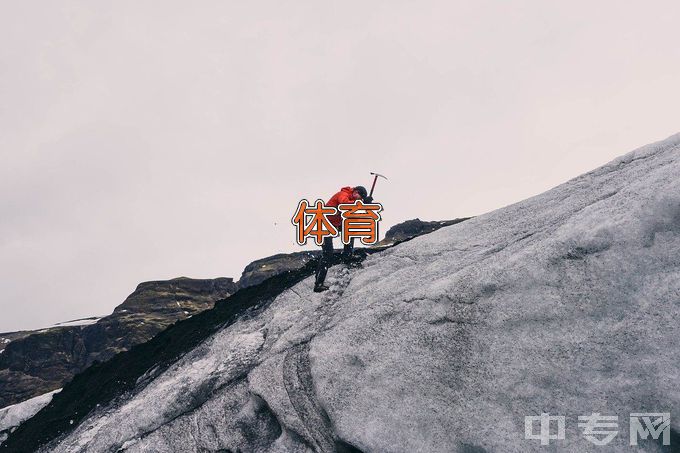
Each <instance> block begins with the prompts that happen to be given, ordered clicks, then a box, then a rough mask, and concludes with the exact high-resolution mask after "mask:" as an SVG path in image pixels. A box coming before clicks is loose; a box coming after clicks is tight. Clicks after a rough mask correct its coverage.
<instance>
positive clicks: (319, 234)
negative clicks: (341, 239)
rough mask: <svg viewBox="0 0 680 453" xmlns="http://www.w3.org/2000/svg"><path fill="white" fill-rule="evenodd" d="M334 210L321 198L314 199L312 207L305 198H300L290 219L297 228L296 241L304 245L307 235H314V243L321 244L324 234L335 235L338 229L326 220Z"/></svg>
mask: <svg viewBox="0 0 680 453" xmlns="http://www.w3.org/2000/svg"><path fill="white" fill-rule="evenodd" d="M336 212H337V210H336V209H335V208H333V207H325V206H324V204H323V201H321V200H316V207H314V208H312V207H310V206H309V202H308V201H307V200H300V203H298V207H297V211H295V215H294V216H293V218H292V219H291V221H292V222H293V225H295V226H296V229H297V236H296V238H295V240H296V241H297V243H298V244H299V245H304V244H306V243H307V237H308V236H314V242H315V243H316V245H321V244H322V243H323V238H324V236H330V237H335V236H337V235H338V229H337V228H335V226H333V224H332V223H331V222H330V220H328V216H329V215H333V214H335V213H336Z"/></svg>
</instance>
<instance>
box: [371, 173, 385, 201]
mask: <svg viewBox="0 0 680 453" xmlns="http://www.w3.org/2000/svg"><path fill="white" fill-rule="evenodd" d="M371 174H372V175H373V176H375V177H374V178H373V185H372V186H371V193H369V194H368V196H369V197H371V198H373V190H374V189H375V183H376V182H378V176H380V177H381V178H385V179H387V176H385V175H381V174H380V173H373V172H371Z"/></svg>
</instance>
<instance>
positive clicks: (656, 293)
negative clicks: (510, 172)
mask: <svg viewBox="0 0 680 453" xmlns="http://www.w3.org/2000/svg"><path fill="white" fill-rule="evenodd" d="M678 175H680V135H676V136H673V137H670V138H669V139H667V140H665V141H662V142H659V143H655V144H652V145H648V146H646V147H643V148H641V149H639V150H636V151H633V152H632V153H629V154H627V155H625V156H623V157H621V158H619V159H616V160H614V161H612V162H610V163H609V164H607V165H605V166H603V167H600V168H598V169H596V170H593V171H591V172H589V173H586V174H584V175H582V176H579V177H577V178H575V179H573V180H571V181H568V182H566V183H564V184H562V185H560V186H558V187H556V188H554V189H552V190H550V191H548V192H546V193H544V194H541V195H538V196H535V197H532V198H530V199H528V200H525V201H522V202H520V203H516V204H513V205H510V206H507V207H505V208H502V209H499V210H496V211H494V212H490V213H488V214H485V215H482V216H479V217H476V218H473V219H471V220H468V221H466V222H463V223H460V224H456V225H453V226H449V227H445V228H442V229H440V230H438V231H435V232H433V233H431V234H428V235H426V236H422V237H419V238H416V239H413V240H411V241H408V242H405V243H402V244H400V245H397V246H395V247H394V248H391V249H388V250H386V251H384V252H382V253H379V254H375V255H371V256H369V257H368V258H367V259H366V261H364V263H363V268H361V269H347V268H346V267H344V266H335V267H333V268H331V269H330V271H329V274H328V280H327V283H328V284H329V286H330V288H331V289H330V291H327V292H325V293H320V294H316V293H313V292H312V286H313V282H312V279H307V280H305V281H303V282H301V283H299V284H297V285H295V286H294V287H293V288H290V289H289V290H287V291H285V292H283V293H282V294H281V295H280V296H279V297H277V298H276V300H275V301H273V302H272V303H271V305H270V306H269V307H268V308H267V309H266V310H264V311H262V312H261V313H259V314H258V315H257V316H254V317H251V318H248V319H242V320H240V321H238V322H237V323H235V324H234V325H232V326H230V327H228V328H225V329H223V330H221V331H219V332H217V333H216V334H215V335H213V336H212V337H210V338H209V339H207V340H206V341H205V342H204V343H203V344H201V345H200V346H199V347H197V348H196V349H194V350H193V351H192V352H191V353H190V354H188V355H187V356H185V357H183V358H182V359H180V360H179V361H178V362H177V363H176V364H174V365H173V366H172V367H170V368H169V369H168V370H167V371H165V372H164V373H161V374H159V375H158V376H156V377H155V378H154V379H153V380H151V381H150V382H149V383H148V384H144V385H142V384H140V385H139V389H138V390H137V391H136V392H134V393H133V394H131V395H129V396H128V397H126V398H123V399H122V400H121V401H119V402H117V403H116V404H113V405H111V406H109V407H104V408H100V409H99V410H98V411H96V412H95V413H93V414H92V415H91V416H89V417H88V418H86V419H85V420H84V421H83V422H82V423H81V424H80V425H79V426H78V427H77V428H76V429H75V430H74V432H72V433H71V434H70V435H69V436H67V437H66V438H64V439H61V440H59V441H58V442H54V443H53V444H50V445H48V446H46V447H45V451H61V452H76V451H82V452H84V451H93V452H98V451H102V452H103V451H117V450H118V449H123V450H125V451H129V452H142V451H155V452H171V451H204V450H210V451H214V450H220V449H223V450H232V451H238V450H241V451H282V452H283V451H286V452H288V451H333V450H335V449H342V448H349V447H350V446H351V447H354V448H356V449H359V450H361V451H364V452H372V451H375V452H383V451H389V452H428V453H430V452H432V453H434V452H456V451H460V452H463V451H488V452H491V451H502V452H531V451H543V449H542V448H541V445H540V442H538V441H532V440H525V439H524V417H525V416H528V415H536V414H540V413H542V412H549V413H551V414H553V415H564V416H566V417H567V432H566V439H565V440H561V441H558V443H556V442H555V441H553V444H552V447H554V448H557V450H556V451H567V452H582V451H591V450H593V449H592V444H590V443H588V441H586V440H585V438H584V437H583V436H582V433H581V432H580V431H579V429H578V428H577V424H576V420H577V417H578V416H579V415H589V414H591V413H592V412H600V413H602V414H605V415H618V416H619V420H620V429H619V431H620V433H619V435H618V436H617V437H616V438H615V439H614V440H613V441H612V442H611V443H610V444H609V445H608V446H603V447H597V451H598V452H599V451H601V452H620V451H660V450H659V448H658V445H657V444H656V443H641V444H640V446H639V447H638V449H637V450H630V446H629V444H628V415H629V414H630V413H631V412H645V411H647V412H671V413H673V414H677V413H678V410H680V393H679V392H678V391H677V383H678V381H679V379H680V365H679V364H678V361H677V355H678V353H679V352H680V336H678V335H677V332H678V327H680V326H679V323H680V321H678V320H680V306H679V305H678V301H679V300H680V297H679V296H680V253H678V252H680V179H679V178H678ZM671 424H672V427H673V429H675V430H678V422H677V418H672V419H671Z"/></svg>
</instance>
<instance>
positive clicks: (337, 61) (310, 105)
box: [0, 0, 680, 331]
mask: <svg viewBox="0 0 680 453" xmlns="http://www.w3.org/2000/svg"><path fill="white" fill-rule="evenodd" d="M679 13H680V3H678V2H675V1H667V2H620V1H601V2H592V1H587V2H580V1H568V2H567V1H564V2H546V1H526V2H525V1H512V2H503V1H497V2H488V1H475V2H471V1H466V2H455V1H445V2H433V1H429V2H428V1H419V2H415V1H413V2H396V1H389V2H375V1H374V2H366V1H343V2H325V1H317V0H314V1H297V2H288V1H271V2H251V1H228V2H225V1H216V2H168V1H164V2H141V1H116V2H101V1H87V2H85V1H83V2H65V1H62V2H48V1H42V2H31V1H14V2H11V1H4V2H0V161H1V165H0V216H1V217H0V273H1V276H2V278H1V281H0V331H7V330H17V329H23V328H37V327H42V326H46V325H50V324H53V323H55V322H58V321H65V320H68V319H73V318H77V317H83V316H88V315H94V314H106V313H109V312H110V311H111V310H112V309H113V307H114V306H116V305H117V304H119V303H120V302H122V301H123V299H124V298H125V296H126V295H127V294H129V293H130V292H131V291H132V290H133V289H134V287H135V286H136V285H137V283H139V282H141V281H145V280H153V279H167V278H172V277H176V276H180V275H185V276H190V277H201V278H203V277H217V276H230V277H234V278H235V279H237V278H238V277H239V276H240V273H241V270H242V269H243V267H244V266H245V265H246V264H248V263H249V262H250V261H252V260H254V259H257V258H261V257H264V256H268V255H271V254H274V253H278V252H288V251H294V250H298V249H299V248H298V247H297V246H296V244H295V241H294V230H293V227H292V225H291V224H290V217H291V216H292V214H293V211H294V209H295V207H296V206H297V201H298V200H299V199H300V198H302V197H309V198H316V197H321V198H323V199H327V198H328V197H329V196H330V195H332V194H333V193H334V192H335V191H337V190H338V189H339V188H340V187H341V186H344V185H356V184H364V185H369V184H370V179H369V174H368V172H369V171H379V172H381V173H384V174H386V175H387V176H388V177H389V178H390V181H389V182H388V183H383V182H382V181H381V182H380V183H379V186H378V188H377V191H376V199H377V200H378V201H381V202H382V203H383V204H384V205H385V208H386V211H385V212H384V213H383V219H384V221H383V223H382V224H381V231H382V233H384V232H385V231H386V230H387V228H388V227H389V226H391V225H393V224H395V223H398V222H400V221H403V220H406V219H409V218H414V217H420V218H421V219H424V220H438V219H450V218H454V217H460V216H466V215H474V214H480V213H483V212H486V211H489V210H492V209H494V208H498V207H501V206H503V205H506V204H509V203H512V202H515V201H519V200H521V199H523V198H526V197H528V196H531V195H534V194H537V193H540V192H542V191H544V190H546V189H548V188H550V187H552V186H554V185H556V184H559V183H561V182H563V181H565V180H567V179H569V178H571V177H573V176H577V175H579V174H581V173H583V172H585V171H587V170H590V169H592V168H594V167H596V166H598V165H600V164H603V163H605V162H607V161H608V160H610V159H612V158H614V157H615V156H617V155H620V154H623V153H624V152H627V151H629V150H631V149H633V148H635V147H637V146H640V145H643V144H646V143H648V142H651V141H655V140H659V139H662V138H665V137H666V136H668V135H671V134H673V133H675V132H678V131H679V130H680V124H679V123H678V106H679V105H680V90H678V80H680V46H678V43H679V42H680V28H679V27H678V26H677V24H678V19H679V18H680V14H679Z"/></svg>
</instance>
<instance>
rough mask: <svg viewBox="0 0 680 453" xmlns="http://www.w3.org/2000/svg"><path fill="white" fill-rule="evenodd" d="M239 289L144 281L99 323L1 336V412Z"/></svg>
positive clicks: (206, 282)
mask: <svg viewBox="0 0 680 453" xmlns="http://www.w3.org/2000/svg"><path fill="white" fill-rule="evenodd" d="M236 289H237V286H236V284H235V283H234V282H233V280H232V279H231V278H216V279H191V278H186V277H180V278H176V279H172V280H167V281H153V282H146V283H141V284H140V285H139V286H137V289H136V290H135V291H134V292H133V293H132V294H130V296H128V298H127V299H126V300H125V302H123V303H122V304H121V305H119V306H118V307H116V309H115V310H114V312H113V313H112V314H111V315H109V316H106V317H103V318H101V319H99V320H98V321H96V322H93V321H94V320H83V321H84V322H80V323H79V322H70V323H65V324H66V325H63V326H56V327H51V328H47V329H42V330H39V331H35V332H13V333H2V334H0V338H2V339H4V340H0V341H3V344H2V345H0V349H3V350H2V353H1V354H0V408H1V407H5V406H9V405H12V404H16V403H19V402H21V401H25V400H27V399H29V398H32V397H35V396H38V395H41V394H44V393H47V392H49V391H52V390H54V389H57V388H60V387H61V386H63V385H64V383H65V382H68V381H69V380H70V379H71V378H72V377H73V376H74V375H75V374H77V373H79V372H80V371H82V370H83V369H85V368H86V367H88V366H89V365H91V364H92V363H93V362H94V361H99V362H103V361H106V360H108V359H110V358H111V357H113V356H114V355H115V354H117V353H119V352H121V351H126V350H129V349H130V348H131V347H132V346H134V345H136V344H139V343H143V342H145V341H148V340H150V339H151V338H152V337H153V336H154V335H156V334H157V333H158V332H160V331H161V330H163V329H165V328H166V327H167V326H169V325H170V324H172V323H174V322H176V321H178V320H182V319H186V318H188V317H190V316H193V315H195V314H196V313H199V312H202V311H204V310H207V309H209V308H212V307H213V305H214V304H215V301H217V300H220V299H224V298H225V297H227V296H229V295H230V294H233V293H234V292H235V291H236ZM69 324H70V325H69ZM73 324H75V325H73ZM7 340H9V342H7Z"/></svg>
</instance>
